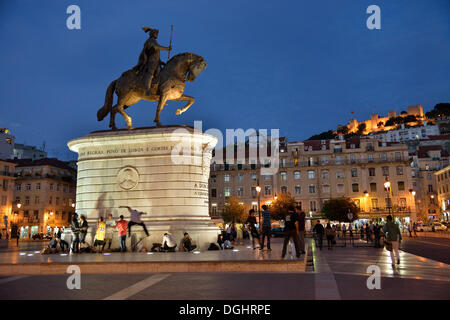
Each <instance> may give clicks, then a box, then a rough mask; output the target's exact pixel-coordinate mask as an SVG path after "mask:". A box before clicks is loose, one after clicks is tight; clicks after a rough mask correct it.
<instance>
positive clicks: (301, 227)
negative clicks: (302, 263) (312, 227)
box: [295, 206, 306, 254]
mask: <svg viewBox="0 0 450 320" xmlns="http://www.w3.org/2000/svg"><path fill="white" fill-rule="evenodd" d="M295 212H296V213H297V215H298V243H299V246H300V251H301V253H302V254H305V219H306V214H305V212H304V211H303V210H302V208H301V207H300V206H297V207H296V208H295Z"/></svg>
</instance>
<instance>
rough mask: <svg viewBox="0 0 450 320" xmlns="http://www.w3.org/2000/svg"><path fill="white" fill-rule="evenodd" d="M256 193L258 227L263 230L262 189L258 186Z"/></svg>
mask: <svg viewBox="0 0 450 320" xmlns="http://www.w3.org/2000/svg"><path fill="white" fill-rule="evenodd" d="M256 192H258V227H259V228H261V208H260V204H261V187H260V186H259V182H258V185H257V186H256Z"/></svg>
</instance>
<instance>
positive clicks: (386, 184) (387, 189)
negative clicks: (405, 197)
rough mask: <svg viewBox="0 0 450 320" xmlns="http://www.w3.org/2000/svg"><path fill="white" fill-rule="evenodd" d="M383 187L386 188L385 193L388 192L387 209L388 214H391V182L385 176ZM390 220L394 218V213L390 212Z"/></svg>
mask: <svg viewBox="0 0 450 320" xmlns="http://www.w3.org/2000/svg"><path fill="white" fill-rule="evenodd" d="M384 188H385V189H386V191H387V194H388V198H387V199H388V203H387V204H388V206H387V207H388V210H389V215H391V207H392V204H391V182H390V181H389V180H388V178H387V177H386V181H385V182H384ZM392 220H394V213H392Z"/></svg>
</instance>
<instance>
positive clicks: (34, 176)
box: [14, 173, 76, 183]
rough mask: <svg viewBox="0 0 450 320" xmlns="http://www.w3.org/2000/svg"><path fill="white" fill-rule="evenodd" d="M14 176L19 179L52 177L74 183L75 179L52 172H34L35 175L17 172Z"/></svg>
mask: <svg viewBox="0 0 450 320" xmlns="http://www.w3.org/2000/svg"><path fill="white" fill-rule="evenodd" d="M14 176H15V177H16V178H18V179H20V180H28V179H45V178H47V179H52V180H58V181H64V182H71V183H75V182H76V179H75V178H74V177H71V176H58V175H54V174H43V175H41V174H35V175H30V174H25V175H18V174H17V173H16V174H14Z"/></svg>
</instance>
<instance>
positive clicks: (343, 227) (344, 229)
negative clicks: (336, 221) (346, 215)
mask: <svg viewBox="0 0 450 320" xmlns="http://www.w3.org/2000/svg"><path fill="white" fill-rule="evenodd" d="M346 235H347V226H346V225H345V223H344V224H343V225H342V237H343V238H344V239H345V237H346Z"/></svg>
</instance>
